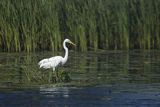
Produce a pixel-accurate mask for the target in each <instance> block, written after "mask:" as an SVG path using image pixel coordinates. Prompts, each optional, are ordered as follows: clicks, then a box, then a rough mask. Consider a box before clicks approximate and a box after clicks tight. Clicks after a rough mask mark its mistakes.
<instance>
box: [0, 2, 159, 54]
mask: <svg viewBox="0 0 160 107" xmlns="http://www.w3.org/2000/svg"><path fill="white" fill-rule="evenodd" d="M159 11H160V1H159V0H118V1H117V0H34V1H33V0H17V1H13V0H1V2H0V14H1V15H0V47H1V48H0V51H8V52H10V51H17V52H21V51H26V52H31V51H42V50H51V51H57V50H61V49H62V48H61V43H62V41H63V40H64V38H70V39H72V40H73V41H74V42H75V43H76V44H77V48H76V50H81V51H87V50H94V51H96V50H97V49H135V48H136V49H159V48H160V30H159V29H160V18H159V17H160V14H159Z"/></svg>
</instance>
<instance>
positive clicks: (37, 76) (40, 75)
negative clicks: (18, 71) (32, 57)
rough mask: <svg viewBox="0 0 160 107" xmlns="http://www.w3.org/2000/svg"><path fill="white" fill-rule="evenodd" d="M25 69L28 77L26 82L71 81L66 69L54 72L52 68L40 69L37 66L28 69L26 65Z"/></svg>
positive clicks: (50, 82)
mask: <svg viewBox="0 0 160 107" xmlns="http://www.w3.org/2000/svg"><path fill="white" fill-rule="evenodd" d="M29 69H30V68H29ZM23 71H24V73H25V76H26V78H27V79H26V82H33V83H39V84H43V83H47V84H52V83H61V82H70V81H71V78H70V76H69V74H68V72H65V71H64V70H58V71H54V72H53V71H52V70H45V71H44V70H43V71H39V70H38V69H36V68H35V69H32V70H31V69H30V70H28V68H26V67H24V68H23Z"/></svg>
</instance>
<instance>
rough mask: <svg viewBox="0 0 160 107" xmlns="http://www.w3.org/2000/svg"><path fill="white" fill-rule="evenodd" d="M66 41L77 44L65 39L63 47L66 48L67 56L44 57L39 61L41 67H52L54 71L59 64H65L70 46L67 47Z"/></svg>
mask: <svg viewBox="0 0 160 107" xmlns="http://www.w3.org/2000/svg"><path fill="white" fill-rule="evenodd" d="M66 43H70V44H72V45H74V46H75V44H74V43H73V42H71V41H70V40H69V39H65V40H64V41H63V48H64V49H65V56H64V57H62V56H55V57H51V58H46V59H43V60H41V61H39V63H38V64H39V66H40V68H45V69H48V68H52V69H53V71H55V69H56V68H57V67H58V66H60V65H64V64H65V63H66V62H67V59H68V48H67V47H66Z"/></svg>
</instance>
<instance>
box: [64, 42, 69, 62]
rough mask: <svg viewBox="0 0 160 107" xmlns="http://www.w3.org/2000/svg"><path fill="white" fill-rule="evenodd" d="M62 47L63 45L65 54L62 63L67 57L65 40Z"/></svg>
mask: <svg viewBox="0 0 160 107" xmlns="http://www.w3.org/2000/svg"><path fill="white" fill-rule="evenodd" d="M63 47H64V50H65V56H64V58H63V60H64V63H65V62H66V61H67V59H68V48H67V47H66V42H63Z"/></svg>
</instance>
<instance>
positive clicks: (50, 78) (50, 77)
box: [48, 71, 53, 82]
mask: <svg viewBox="0 0 160 107" xmlns="http://www.w3.org/2000/svg"><path fill="white" fill-rule="evenodd" d="M52 72H53V71H51V72H49V80H48V81H49V82H51V80H52Z"/></svg>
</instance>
